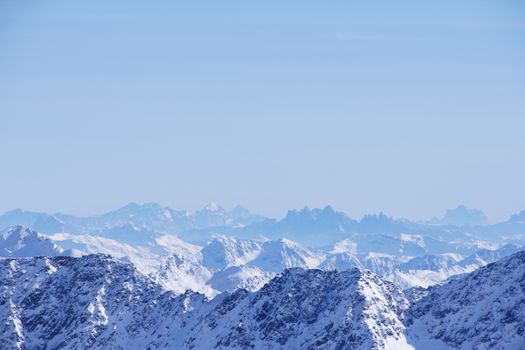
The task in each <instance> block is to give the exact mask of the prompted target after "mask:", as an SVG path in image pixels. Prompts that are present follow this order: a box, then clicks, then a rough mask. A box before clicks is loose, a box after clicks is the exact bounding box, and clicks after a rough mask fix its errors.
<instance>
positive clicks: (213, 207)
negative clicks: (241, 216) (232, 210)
mask: <svg viewBox="0 0 525 350" xmlns="http://www.w3.org/2000/svg"><path fill="white" fill-rule="evenodd" d="M204 210H207V211H222V210H224V209H223V208H222V207H221V206H220V205H218V204H217V203H215V202H210V203H208V204H206V206H205V207H204Z"/></svg>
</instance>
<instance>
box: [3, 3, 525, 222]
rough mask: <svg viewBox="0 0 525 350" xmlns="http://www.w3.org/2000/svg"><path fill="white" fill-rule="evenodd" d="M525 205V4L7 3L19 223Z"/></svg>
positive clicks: (494, 214)
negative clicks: (24, 218)
mask: <svg viewBox="0 0 525 350" xmlns="http://www.w3.org/2000/svg"><path fill="white" fill-rule="evenodd" d="M129 201H137V202H147V201H155V202H159V203H161V204H164V205H169V206H172V207H174V208H187V209H196V208H198V207H201V206H203V205H204V204H205V203H207V202H209V201H215V202H218V203H221V204H222V205H224V206H226V207H231V206H233V205H235V204H237V203H240V204H243V205H245V206H247V207H248V208H250V209H252V210H253V211H256V212H259V213H261V214H265V215H268V216H274V217H281V216H283V215H284V214H285V211H286V210H287V209H288V208H297V207H302V206H304V205H308V206H310V207H317V206H324V205H326V204H331V205H332V206H334V207H335V208H337V209H340V210H343V211H345V212H347V213H348V214H350V215H351V216H354V217H356V218H359V217H360V216H361V215H363V214H364V213H367V212H378V211H384V212H386V213H388V214H390V215H394V216H403V217H407V218H411V219H425V218H429V217H431V216H435V215H441V214H442V213H443V211H444V210H445V209H446V208H449V207H454V206H456V205H457V204H460V203H464V204H466V205H468V206H472V207H477V208H480V209H482V210H484V211H485V212H486V213H487V214H488V216H489V218H490V219H491V220H493V221H497V220H501V219H506V218H507V217H508V216H509V215H510V214H512V213H514V212H516V211H519V210H521V209H525V2H523V1H505V0H503V1H448V0H446V1H434V2H429V1H359V2H358V1H274V0H270V1H207V2H204V1H141V2H138V1H137V2H135V1H123V0H122V1H115V0H107V1H14V0H9V1H6V0H0V211H2V212H3V211H6V210H10V209H13V208H15V207H21V208H24V209H28V210H42V211H51V212H53V211H61V212H69V213H74V214H81V215H83V214H94V213H101V212H104V211H106V210H109V209H113V208H116V207H119V206H121V205H124V204H125V203H127V202H129Z"/></svg>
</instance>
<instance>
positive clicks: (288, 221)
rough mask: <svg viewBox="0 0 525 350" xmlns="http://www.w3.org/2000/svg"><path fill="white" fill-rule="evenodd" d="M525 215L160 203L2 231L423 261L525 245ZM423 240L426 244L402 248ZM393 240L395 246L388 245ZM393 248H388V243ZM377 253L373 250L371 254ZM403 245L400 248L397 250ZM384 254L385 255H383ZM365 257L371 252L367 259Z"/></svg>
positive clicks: (32, 216)
mask: <svg viewBox="0 0 525 350" xmlns="http://www.w3.org/2000/svg"><path fill="white" fill-rule="evenodd" d="M522 218H523V215H522V214H520V213H518V214H515V215H513V216H512V217H511V218H510V219H509V220H508V221H505V222H501V223H497V224H493V225H488V224H487V223H486V220H485V216H484V214H483V213H481V212H479V211H477V210H474V209H469V208H467V207H465V206H459V207H458V208H456V209H453V210H449V211H447V213H446V214H445V216H444V218H443V219H436V220H433V221H431V222H413V221H410V220H406V219H402V218H393V217H390V216H388V215H386V214H384V213H379V214H369V215H365V216H364V217H363V218H362V219H361V220H359V221H358V220H355V219H352V218H350V217H349V216H348V215H346V214H345V213H343V212H341V211H336V210H334V209H333V208H332V207H330V206H326V207H324V208H322V209H321V208H314V209H310V208H308V207H305V208H303V209H301V210H289V211H288V212H287V214H286V216H285V217H284V218H282V219H280V220H275V219H267V218H264V217H262V216H260V215H256V214H253V213H251V212H250V211H248V210H247V209H245V208H243V207H241V206H236V207H234V208H233V209H231V210H227V209H224V208H222V207H221V206H220V205H218V204H215V203H210V204H208V205H206V206H205V207H204V208H202V209H201V210H197V211H194V212H190V211H187V210H174V209H172V208H169V207H165V206H161V205H159V204H156V203H145V204H137V203H130V204H128V205H126V206H124V207H122V208H119V209H117V210H114V211H111V212H108V213H105V214H101V215H94V216H88V217H76V216H73V215H68V214H61V213H55V214H47V213H38V212H28V211H23V210H20V209H15V210H12V211H10V212H6V213H4V214H2V215H0V230H2V229H5V228H7V227H11V226H16V225H24V226H27V227H29V228H31V229H33V230H35V231H38V232H41V233H46V234H53V233H63V232H67V233H72V234H90V235H96V236H105V237H108V238H111V237H114V236H116V235H118V236H119V237H120V238H119V240H120V241H121V242H122V243H130V241H125V240H126V239H127V238H129V239H130V240H134V239H137V238H139V239H140V237H141V234H139V235H137V233H138V232H139V231H140V232H144V235H146V236H147V235H148V234H176V235H177V236H178V237H180V238H182V239H184V240H186V241H189V242H192V243H196V244H200V245H203V244H205V243H206V242H207V241H208V240H210V239H212V238H213V237H214V236H217V235H228V236H235V237H239V238H243V239H260V238H261V237H266V238H268V239H272V240H275V239H279V238H287V239H290V240H293V241H296V242H299V243H301V244H303V245H305V246H308V247H313V248H324V249H326V248H327V247H329V246H331V245H333V244H335V243H336V242H338V241H341V240H344V239H348V238H351V239H353V240H354V241H356V242H357V241H359V242H358V243H359V246H360V251H359V253H361V254H362V253H367V252H370V251H374V252H377V253H385V254H395V255H397V254H404V255H413V256H415V255H421V254H422V252H423V251H424V253H423V254H442V253H452V252H455V253H460V254H471V253H473V250H471V251H469V252H464V251H455V250H454V249H455V248H456V247H457V248H458V249H460V250H466V249H468V247H472V246H476V248H482V245H485V248H486V247H488V246H489V245H493V246H494V245H499V244H500V243H501V242H504V243H513V244H517V245H523V244H525V220H522ZM416 236H419V237H423V239H422V240H417V239H416V240H404V239H403V238H402V237H408V238H410V239H412V238H414V237H416ZM389 237H390V238H389ZM389 240H390V242H388V241H389ZM370 245H374V249H373V250H370V248H369V246H370ZM396 245H397V246H396ZM378 249H380V250H378ZM365 251H366V252H365Z"/></svg>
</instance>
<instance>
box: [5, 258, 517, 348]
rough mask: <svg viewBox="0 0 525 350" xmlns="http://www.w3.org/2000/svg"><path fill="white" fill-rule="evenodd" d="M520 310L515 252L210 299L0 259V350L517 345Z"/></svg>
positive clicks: (59, 261) (94, 262)
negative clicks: (476, 261)
mask: <svg viewBox="0 0 525 350" xmlns="http://www.w3.org/2000/svg"><path fill="white" fill-rule="evenodd" d="M524 310H525V252H519V253H516V254H514V255H511V256H509V257H506V258H504V259H502V260H500V261H498V262H496V263H493V264H489V265H487V266H485V267H482V268H481V269H479V270H477V271H475V272H473V273H471V274H467V275H464V276H457V277H455V278H454V279H452V280H450V281H448V282H447V283H445V284H443V285H442V286H436V287H431V288H429V289H426V290H425V289H417V290H410V291H409V292H407V293H406V294H405V293H403V291H401V290H400V289H399V288H398V287H396V286H395V285H394V284H392V283H390V282H386V281H384V280H383V279H381V278H380V277H378V276H377V275H375V274H374V273H372V272H370V271H367V270H362V269H357V268H356V269H351V270H348V271H343V272H338V271H322V270H303V269H300V268H294V269H288V270H285V271H284V272H283V273H282V274H280V275H278V276H277V277H275V278H274V279H272V280H271V281H269V282H268V283H267V284H265V285H264V286H263V287H262V288H261V289H259V290H257V291H254V292H249V291H247V290H243V289H240V290H237V291H235V292H233V293H231V294H230V293H223V294H219V295H218V296H217V297H215V298H214V299H212V300H208V299H207V298H206V297H204V296H203V295H202V294H198V293H193V292H186V293H184V294H180V295H176V294H174V293H173V292H171V291H166V289H164V288H163V287H161V286H160V285H159V284H157V283H156V282H154V280H153V279H151V278H150V277H147V276H145V275H143V274H141V273H140V272H138V271H137V270H136V269H135V268H134V267H133V265H132V264H130V263H125V262H123V261H120V260H116V259H114V258H111V257H109V256H105V255H88V256H83V257H80V258H73V257H35V258H4V259H1V260H0V344H2V349H79V348H90V349H108V348H109V349H213V348H215V349H413V348H417V349H447V348H450V349H520V348H523V345H524V344H525V311H524Z"/></svg>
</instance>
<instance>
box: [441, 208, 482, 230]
mask: <svg viewBox="0 0 525 350" xmlns="http://www.w3.org/2000/svg"><path fill="white" fill-rule="evenodd" d="M438 223H439V224H442V225H455V226H464V225H468V226H480V225H486V224H487V216H486V215H485V213H483V212H482V211H481V210H479V209H474V208H468V207H467V206H465V205H459V206H457V207H456V208H454V209H449V210H447V211H446V212H445V215H443V218H442V219H441V220H439V221H438Z"/></svg>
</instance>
